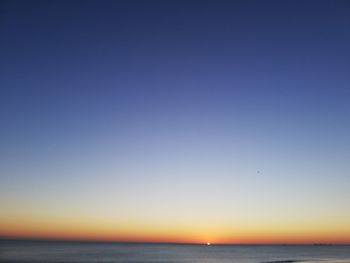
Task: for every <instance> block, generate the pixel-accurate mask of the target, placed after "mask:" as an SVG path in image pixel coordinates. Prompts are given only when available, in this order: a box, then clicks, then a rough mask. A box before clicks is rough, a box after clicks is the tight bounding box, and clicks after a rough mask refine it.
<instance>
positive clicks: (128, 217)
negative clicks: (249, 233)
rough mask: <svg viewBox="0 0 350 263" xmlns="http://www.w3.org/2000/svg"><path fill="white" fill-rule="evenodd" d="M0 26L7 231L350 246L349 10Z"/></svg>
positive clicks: (100, 12) (294, 8)
mask: <svg viewBox="0 0 350 263" xmlns="http://www.w3.org/2000/svg"><path fill="white" fill-rule="evenodd" d="M0 31H1V41H0V55H1V56H0V57H1V60H0V64H1V76H0V193H1V194H0V197H1V198H0V199H1V200H0V209H1V210H0V218H1V216H2V219H3V220H4V222H5V221H6V222H8V225H6V224H5V226H6V228H7V229H9V227H10V226H11V227H12V228H13V229H15V228H19V229H23V233H26V232H25V231H26V230H27V228H30V227H29V226H27V225H26V224H27V223H26V222H29V221H30V220H32V221H30V222H32V224H34V225H35V224H37V225H40V224H41V221H40V220H44V221H45V220H46V221H47V222H53V221H52V220H56V219H57V220H60V218H63V219H62V220H61V221H64V220H66V221H67V222H70V221H69V220H71V219H72V218H74V219H76V220H77V221H79V220H87V221H89V220H90V221H93V222H95V221H96V222H100V221H101V222H104V221H103V220H107V221H108V220H111V221H113V220H116V219H118V220H120V221H121V223H118V224H120V228H123V226H124V225H123V222H124V221H125V222H130V221H132V222H134V224H135V228H136V229H153V228H152V227H154V225H153V224H154V222H157V220H158V221H160V222H167V223H166V226H167V227H169V226H172V225H173V224H174V225H175V226H176V227H178V228H179V229H186V227H189V228H190V227H191V226H192V222H198V221H201V222H203V224H202V226H201V229H200V230H199V229H198V232H201V231H202V232H206V233H207V232H208V235H207V236H208V239H209V238H212V239H213V240H216V239H217V240H224V241H225V240H233V241H237V240H238V241H240V240H241V239H239V238H238V239H237V238H236V239H235V234H232V237H231V236H227V237H226V236H223V234H222V233H221V232H222V231H221V230H217V231H216V228H215V226H224V227H223V228H224V229H225V231H226V230H227V231H228V232H229V233H231V232H230V231H232V232H233V233H236V232H237V228H238V229H243V230H242V233H241V236H242V237H241V238H242V240H244V238H243V237H244V234H245V233H246V232H244V230H245V229H249V227H250V228H251V229H255V228H257V229H261V228H263V226H266V228H267V229H269V227H270V224H271V222H273V219H271V218H277V219H279V220H280V221H278V220H277V219H276V222H277V221H278V222H281V221H283V222H286V221H288V220H290V222H289V221H288V222H289V223H288V222H287V223H286V226H288V227H290V226H292V228H293V227H295V228H297V226H300V224H302V225H305V226H309V223H305V222H309V221H310V222H314V220H315V219H316V218H318V219H320V218H323V216H324V220H323V221H322V222H323V224H324V225H323V226H324V227H323V230H324V231H326V232H324V233H323V232H322V231H321V232H320V233H321V234H320V237H324V240H328V239H327V238H329V236H330V235H331V233H338V232H339V233H345V234H346V235H348V237H349V236H350V235H349V234H350V227H349V225H348V224H347V226H346V224H345V223H344V222H346V221H347V222H349V220H350V212H349V209H348V208H349V206H348V204H349V201H350V167H349V160H350V74H349V69H350V49H349V47H350V3H349V2H348V1H95V2H93V1H2V2H1V4H0ZM262 207H265V208H264V209H263V210H261V209H262ZM265 213H266V214H268V215H270V216H268V215H265ZM96 215H99V216H98V217H97V218H95V217H96ZM71 217H72V218H71ZM270 217H271V218H270ZM43 218H44V219H43ZM67 218H68V219H67ZM82 218H84V219H82ZM203 218H204V219H203ZM205 218H208V220H207V221H206V220H205ZM254 218H255V219H254ZM291 218H294V219H295V220H294V221H293V220H292V219H291ZM16 220H17V221H18V222H17V221H16ZM50 220H51V221H50ZM254 220H256V221H257V222H258V223H257V222H255V221H254ZM13 221H16V222H17V225H16V227H15V226H12V225H11V222H13ZM46 221H45V222H46ZM108 222H109V221H108ZM118 222H119V221H118ZM140 222H142V224H145V226H143V225H142V226H141V225H140V224H141V223H140ZM232 222H237V223H232ZM264 222H265V223H266V224H264ZM267 222H268V223H267ZM57 224H58V223H57ZM96 224H97V223H96ZM108 224H109V223H108ZM28 225H29V223H28ZM48 225H50V224H48ZM52 225H54V224H53V223H52ZM193 225H195V224H194V223H193ZM213 225H214V226H213ZM311 225H312V223H311ZM339 226H342V227H341V229H338V228H337V227H339ZM87 227H88V226H87ZM254 227H255V228H254ZM62 228H63V227H62ZM209 228H210V230H208V229H209ZM211 228H213V229H211ZM321 228H322V227H321V226H320V229H321ZM325 229H326V230H325ZM49 230H50V227H49V226H48V227H47V229H46V230H45V231H47V232H49ZM0 231H2V232H0V234H3V235H10V234H11V233H12V232H11V233H10V234H9V233H7V232H6V231H5V230H4V229H1V228H0ZM8 231H10V230H8ZM28 231H29V230H28ZM45 231H44V230H43V232H45ZM67 231H68V230H67ZM115 231H116V233H115V238H116V239H118V233H119V232H118V229H117V230H115ZM196 231H197V229H196ZM220 231H221V232H220ZM317 231H318V230H317ZM317 231H316V230H315V232H317ZM327 231H328V232H327ZM337 231H338V232H337ZM30 233H32V232H30ZM45 233H46V232H45ZM215 233H216V234H215ZM219 233H221V234H219ZM317 233H319V232H317ZM127 234H128V233H126V234H125V235H127ZM196 234H197V232H195V231H193V235H196ZM282 234H283V231H282V230H281V233H280V236H278V235H277V234H276V240H282V239H283V238H282V237H283V235H282ZM322 235H323V236H322ZM160 237H163V238H164V236H162V235H160ZM277 237H278V238H280V239H278V238H277ZM178 238H179V239H181V238H180V237H178ZM230 238H231V239H230ZM317 238H318V236H317ZM185 239H186V238H184V240H185ZM199 239H200V238H198V240H199ZM196 240H197V239H196ZM286 240H287V239H286ZM315 240H316V238H315ZM329 240H331V238H329ZM341 240H342V241H344V240H345V239H344V238H343V239H341ZM203 241H205V240H203ZM347 242H350V239H348V240H347Z"/></svg>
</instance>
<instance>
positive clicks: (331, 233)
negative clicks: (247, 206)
mask: <svg viewBox="0 0 350 263" xmlns="http://www.w3.org/2000/svg"><path fill="white" fill-rule="evenodd" d="M286 229H288V227H286V228H284V229H283V228H278V227H275V228H273V227H271V226H269V227H268V228H262V227H261V228H260V229H259V228H253V227H251V228H249V227H248V226H245V227H243V226H241V228H237V229H235V230H234V229H232V228H231V229H230V228H229V227H228V226H223V227H221V228H216V229H214V228H211V227H210V226H207V227H205V226H201V227H195V225H188V226H180V225H179V226H169V225H168V226H166V225H160V226H157V224H154V225H148V226H147V225H142V224H131V223H130V224H127V223H126V224H120V225H117V224H116V225H110V224H108V225H107V224H98V223H96V222H83V221H82V222H70V223H68V222H64V221H61V222H53V221H52V222H48V221H46V222H45V221H42V222H36V223H35V222H34V221H27V222H23V221H22V222H21V221H18V220H12V221H7V222H5V221H3V222H2V224H1V228H0V237H2V238H18V239H20V238H25V239H53V240H81V241H111V242H150V243H196V244H208V243H210V244H313V243H327V244H328V243H332V244H350V231H347V232H346V231H341V230H340V229H338V231H335V230H334V229H330V230H328V231H326V230H322V229H320V228H311V227H310V228H309V229H307V228H304V229H303V228H299V231H297V229H295V228H289V230H286Z"/></svg>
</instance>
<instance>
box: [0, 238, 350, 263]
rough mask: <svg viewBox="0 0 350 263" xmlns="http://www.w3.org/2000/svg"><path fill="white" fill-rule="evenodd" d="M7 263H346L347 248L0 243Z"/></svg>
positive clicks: (349, 248)
mask: <svg viewBox="0 0 350 263" xmlns="http://www.w3.org/2000/svg"><path fill="white" fill-rule="evenodd" d="M0 262H7V263H20V262H21V263H34V262H35V263H89V262H91V263H95V262H99V263H121V262H125V263H152V262H154V263H218V262H220V263H229V262H230V263H297V262H300V263H302V262H306V263H316V262H317V263H321V262H322V263H350V246H335V245H314V246H289V245H278V246H268V245H247V246H246V245H210V246H208V245H183V244H122V243H93V242H54V241H45V242H44V241H14V240H10V241H9V240H3V241H0Z"/></svg>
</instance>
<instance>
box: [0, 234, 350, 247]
mask: <svg viewBox="0 0 350 263" xmlns="http://www.w3.org/2000/svg"><path fill="white" fill-rule="evenodd" d="M6 241H23V242H25V241H28V242H64V243H109V244H135V245H137V244H145V245H146V244H150V245H151V244H154V245H201V246H208V243H207V242H169V241H167V242H162V241H123V240H94V239H60V238H29V237H28V238H26V237H1V236H0V242H6ZM210 246H350V243H322V242H315V243H220V242H218V243H212V242H210Z"/></svg>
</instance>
